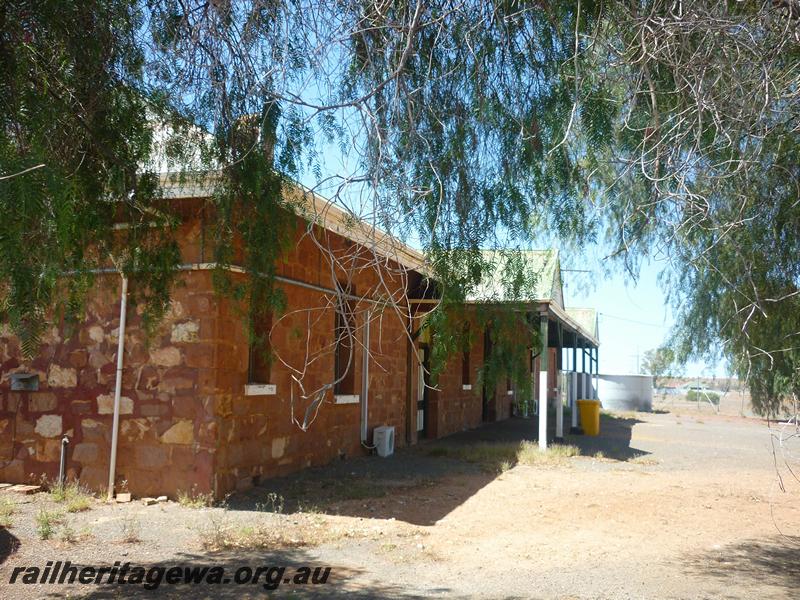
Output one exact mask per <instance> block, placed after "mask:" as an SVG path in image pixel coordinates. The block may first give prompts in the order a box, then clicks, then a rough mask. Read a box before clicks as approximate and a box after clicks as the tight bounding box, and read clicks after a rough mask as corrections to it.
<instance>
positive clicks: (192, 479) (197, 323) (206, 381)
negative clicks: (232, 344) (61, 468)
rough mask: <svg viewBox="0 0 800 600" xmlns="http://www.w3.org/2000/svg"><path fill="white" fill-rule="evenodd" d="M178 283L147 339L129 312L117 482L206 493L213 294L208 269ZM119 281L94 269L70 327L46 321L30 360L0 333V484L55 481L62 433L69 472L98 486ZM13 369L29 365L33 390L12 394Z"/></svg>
mask: <svg viewBox="0 0 800 600" xmlns="http://www.w3.org/2000/svg"><path fill="white" fill-rule="evenodd" d="M182 279H183V284H184V285H181V286H177V287H176V288H175V291H174V300H173V302H172V305H171V308H170V310H169V313H168V314H167V316H166V318H165V319H164V322H163V323H162V325H161V327H160V328H159V330H158V332H157V333H156V334H155V335H154V336H153V337H152V338H151V339H149V340H147V339H145V335H144V333H143V331H142V328H141V317H140V314H139V312H138V311H137V310H135V309H134V308H131V309H129V312H128V324H127V326H126V337H125V353H124V370H123V380H122V381H123V385H122V394H121V399H120V423H119V443H118V451H117V468H116V473H117V478H116V479H117V484H118V486H120V485H121V483H122V482H123V481H127V484H128V487H129V489H131V490H132V491H135V492H136V493H137V494H150V493H165V492H166V493H172V494H174V493H175V492H177V491H178V490H182V489H183V490H190V489H192V488H193V487H195V488H196V489H197V490H198V491H208V490H210V489H211V483H212V479H211V475H212V471H213V460H214V452H215V445H216V438H215V429H216V425H215V422H214V415H213V409H214V402H213V400H214V398H213V390H214V381H213V370H212V369H208V367H209V366H211V365H212V364H213V357H214V352H215V343H216V342H215V336H216V327H217V323H216V317H215V311H216V301H215V299H214V295H213V293H211V288H210V286H211V281H210V276H209V274H208V273H201V272H194V273H187V274H185V275H183V277H182ZM118 286H119V278H118V277H116V276H113V275H108V276H102V277H99V278H98V284H97V287H96V290H95V293H94V294H93V295H92V297H91V298H90V299H89V301H88V304H87V311H86V319H85V321H84V322H83V323H81V324H80V326H79V327H78V329H77V331H76V332H75V333H74V335H72V336H71V337H67V336H66V335H65V333H64V329H63V328H59V327H54V328H53V329H52V330H51V331H50V332H49V334H48V336H47V337H46V338H45V339H44V340H43V343H42V346H41V349H40V352H39V354H38V355H37V356H36V358H34V359H33V360H30V361H26V360H23V358H22V356H21V354H20V352H19V344H18V341H17V339H16V338H15V337H14V336H12V335H10V333H9V332H8V331H5V332H3V335H2V336H0V372H2V376H1V377H0V434H1V435H0V480H5V481H28V480H31V479H33V480H38V479H40V478H41V477H42V476H45V477H48V478H54V477H55V476H56V475H57V472H58V462H59V453H60V440H61V437H62V436H63V435H66V436H68V437H69V439H70V444H69V453H68V473H69V475H70V476H71V477H77V478H80V480H81V482H82V483H84V484H85V485H88V486H89V487H91V488H94V489H98V490H99V489H103V488H105V486H106V485H107V482H108V467H109V456H110V445H111V429H112V414H113V404H114V382H115V377H116V354H117V341H118V330H119V305H120V300H119V289H118ZM15 372H31V373H37V374H38V375H39V391H37V392H12V391H11V390H10V375H11V374H12V373H15ZM118 489H119V487H118Z"/></svg>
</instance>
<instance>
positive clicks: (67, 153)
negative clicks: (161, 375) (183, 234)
mask: <svg viewBox="0 0 800 600" xmlns="http://www.w3.org/2000/svg"><path fill="white" fill-rule="evenodd" d="M142 17H143V15H142V14H141V13H139V12H138V11H136V10H134V9H133V6H132V5H131V4H129V3H126V2H119V1H113V0H96V1H89V2H53V1H44V2H25V1H23V2H15V3H4V4H3V5H2V6H0V175H2V177H4V179H3V180H1V181H0V210H2V212H3V214H4V215H6V218H4V219H3V220H2V224H0V319H2V321H3V322H5V323H8V324H10V325H11V327H12V329H13V330H14V331H15V332H16V333H17V334H18V335H19V337H20V340H21V344H22V350H23V352H24V354H26V355H27V356H31V355H34V354H36V353H38V348H39V339H40V336H41V334H42V332H43V331H44V328H45V327H46V326H47V323H48V321H49V320H50V319H51V318H52V316H51V315H52V310H53V309H56V318H58V315H62V316H66V317H67V319H68V320H70V319H74V318H76V317H78V315H79V314H80V312H81V310H82V300H83V298H84V297H85V293H86V291H87V290H88V289H90V288H91V286H92V285H93V283H94V276H93V274H92V270H94V269H99V268H107V267H111V266H113V267H116V268H118V269H120V270H122V271H125V272H127V273H129V274H131V276H132V279H133V282H132V285H131V291H132V295H133V300H134V301H140V302H142V303H144V306H145V318H146V320H150V321H152V320H157V319H158V317H159V316H160V315H161V314H162V313H163V311H164V309H165V307H166V305H167V303H168V298H169V290H170V287H171V284H172V281H173V279H174V273H175V269H174V267H175V264H176V262H177V259H178V254H177V248H176V245H175V243H174V240H173V238H172V227H173V226H174V224H175V223H174V220H173V219H172V218H171V216H170V214H169V212H168V211H167V210H166V209H165V208H164V207H159V193H158V185H157V184H158V181H157V178H156V177H155V176H154V174H152V173H147V172H144V173H143V172H141V168H140V167H141V165H142V164H143V163H145V162H146V161H148V160H149V158H150V153H151V143H152V129H151V126H150V123H149V117H148V114H149V113H150V112H154V111H155V110H157V107H156V106H155V105H153V103H151V102H149V101H148V98H147V97H146V96H145V95H143V94H142V93H141V91H140V90H139V89H138V88H137V86H136V83H137V81H138V80H139V79H140V77H141V69H142V61H143V54H142V48H141V47H140V46H139V45H138V44H137V42H136V40H135V34H136V32H137V31H138V30H139V29H140V27H141V26H142ZM116 222H124V223H127V224H128V227H127V229H123V230H114V229H113V228H112V225H113V223H116ZM65 275H68V277H66V278H65Z"/></svg>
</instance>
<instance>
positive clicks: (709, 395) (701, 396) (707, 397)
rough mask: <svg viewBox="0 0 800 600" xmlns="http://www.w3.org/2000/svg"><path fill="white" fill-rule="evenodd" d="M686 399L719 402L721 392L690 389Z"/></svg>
mask: <svg viewBox="0 0 800 600" xmlns="http://www.w3.org/2000/svg"><path fill="white" fill-rule="evenodd" d="M686 399H687V400H688V401H689V402H711V404H716V405H718V404H719V394H717V393H716V392H706V391H701V390H689V392H688V393H687V394H686Z"/></svg>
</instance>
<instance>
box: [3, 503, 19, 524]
mask: <svg viewBox="0 0 800 600" xmlns="http://www.w3.org/2000/svg"><path fill="white" fill-rule="evenodd" d="M16 510H17V505H16V504H14V501H13V500H11V498H0V527H5V528H6V529H8V528H9V527H11V524H12V519H11V517H12V515H13V514H14V513H15V512H16Z"/></svg>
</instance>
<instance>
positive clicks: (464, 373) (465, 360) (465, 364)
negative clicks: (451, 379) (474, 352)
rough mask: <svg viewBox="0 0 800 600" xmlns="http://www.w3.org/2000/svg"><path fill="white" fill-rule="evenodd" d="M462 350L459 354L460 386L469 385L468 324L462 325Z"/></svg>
mask: <svg viewBox="0 0 800 600" xmlns="http://www.w3.org/2000/svg"><path fill="white" fill-rule="evenodd" d="M463 336H464V338H463V342H462V343H463V345H464V349H463V351H462V354H461V385H462V386H464V385H471V383H472V381H471V371H472V369H471V368H470V364H469V323H464V332H463Z"/></svg>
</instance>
